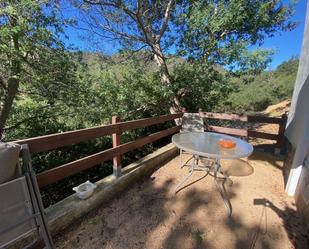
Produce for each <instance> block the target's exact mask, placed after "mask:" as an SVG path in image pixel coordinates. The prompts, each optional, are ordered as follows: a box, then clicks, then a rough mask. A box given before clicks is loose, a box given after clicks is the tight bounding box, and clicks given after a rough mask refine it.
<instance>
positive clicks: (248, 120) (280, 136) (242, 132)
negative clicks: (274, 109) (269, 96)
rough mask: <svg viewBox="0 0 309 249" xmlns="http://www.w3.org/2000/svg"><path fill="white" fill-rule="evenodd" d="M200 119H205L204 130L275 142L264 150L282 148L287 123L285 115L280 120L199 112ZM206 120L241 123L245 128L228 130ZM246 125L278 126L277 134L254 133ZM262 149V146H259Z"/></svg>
mask: <svg viewBox="0 0 309 249" xmlns="http://www.w3.org/2000/svg"><path fill="white" fill-rule="evenodd" d="M199 114H200V116H201V117H203V118H205V119H206V124H205V130H207V131H213V132H219V133H224V134H229V135H234V136H239V137H244V138H247V139H249V138H262V139H267V140H274V141H276V142H275V144H266V145H264V147H265V148H267V147H269V148H270V147H273V148H279V149H280V148H282V147H283V146H284V141H285V138H284V131H285V126H286V122H287V116H286V114H283V115H282V116H281V118H274V117H265V116H256V115H243V116H241V115H236V114H226V113H212V112H203V111H201V110H200V111H199ZM207 120H224V121H230V122H233V121H234V122H242V123H244V124H245V126H246V128H230V127H223V126H214V125H208V124H207ZM248 124H258V125H260V124H276V125H278V133H277V134H272V133H267V132H261V131H256V130H254V129H250V128H248V126H249V125H248ZM261 147H263V146H261Z"/></svg>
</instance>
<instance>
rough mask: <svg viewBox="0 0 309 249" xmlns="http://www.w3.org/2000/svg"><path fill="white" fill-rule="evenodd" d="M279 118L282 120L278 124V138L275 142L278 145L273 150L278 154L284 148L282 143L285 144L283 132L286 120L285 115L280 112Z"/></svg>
mask: <svg viewBox="0 0 309 249" xmlns="http://www.w3.org/2000/svg"><path fill="white" fill-rule="evenodd" d="M281 120H282V122H281V123H280V125H279V132H278V136H279V138H278V140H277V143H276V145H277V146H278V150H277V151H275V154H280V152H281V151H282V150H283V149H284V145H285V136H284V132H285V126H286V123H287V120H288V117H287V115H286V114H282V115H281ZM278 152H279V153H278Z"/></svg>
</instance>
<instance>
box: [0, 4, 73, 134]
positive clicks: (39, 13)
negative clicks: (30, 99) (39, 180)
mask: <svg viewBox="0 0 309 249" xmlns="http://www.w3.org/2000/svg"><path fill="white" fill-rule="evenodd" d="M64 25H66V22H64V21H62V20H60V19H59V18H57V6H56V5H55V4H53V3H52V2H50V1H45V0H41V1H34V0H22V1H1V2H0V30H1V32H0V65H1V67H0V82H1V84H0V94H1V96H0V98H1V106H0V134H1V135H2V133H3V129H4V127H5V124H6V121H7V119H8V117H9V114H10V111H11V108H12V105H13V101H14V99H15V97H16V96H18V97H20V98H23V97H24V96H25V95H27V94H31V95H36V98H40V96H41V97H42V98H44V101H46V103H45V105H47V104H52V102H54V99H55V98H58V97H61V95H63V92H64V91H65V89H66V88H67V87H68V85H70V84H71V82H70V79H71V78H72V77H75V76H74V66H73V67H72V65H73V63H71V59H70V56H71V55H70V54H69V53H68V52H67V51H66V50H65V47H64V45H63V42H62V41H61V40H60V37H59V35H60V34H61V33H62V30H63V26H64ZM61 89H62V90H61Z"/></svg>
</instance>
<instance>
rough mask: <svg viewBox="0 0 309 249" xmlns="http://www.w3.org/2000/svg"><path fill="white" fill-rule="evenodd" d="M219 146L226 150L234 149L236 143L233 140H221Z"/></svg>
mask: <svg viewBox="0 0 309 249" xmlns="http://www.w3.org/2000/svg"><path fill="white" fill-rule="evenodd" d="M218 144H219V145H220V146H221V147H222V148H225V149H232V148H234V147H235V146H236V143H235V142H234V141H232V140H227V139H220V140H219V142H218Z"/></svg>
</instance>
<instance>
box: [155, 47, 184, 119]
mask: <svg viewBox="0 0 309 249" xmlns="http://www.w3.org/2000/svg"><path fill="white" fill-rule="evenodd" d="M153 53H154V60H155V62H156V63H157V65H158V67H159V71H160V78H161V82H162V83H163V84H164V85H166V86H170V85H171V84H172V79H171V76H170V74H169V70H168V67H167V64H166V61H165V58H164V54H163V52H162V49H161V46H160V44H155V45H153ZM180 99H181V95H179V94H175V95H174V96H173V97H172V99H171V106H170V113H177V112H181V111H182V109H183V108H182V106H181V103H180ZM176 123H178V122H176Z"/></svg>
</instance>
